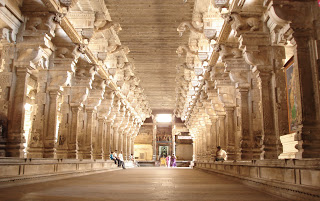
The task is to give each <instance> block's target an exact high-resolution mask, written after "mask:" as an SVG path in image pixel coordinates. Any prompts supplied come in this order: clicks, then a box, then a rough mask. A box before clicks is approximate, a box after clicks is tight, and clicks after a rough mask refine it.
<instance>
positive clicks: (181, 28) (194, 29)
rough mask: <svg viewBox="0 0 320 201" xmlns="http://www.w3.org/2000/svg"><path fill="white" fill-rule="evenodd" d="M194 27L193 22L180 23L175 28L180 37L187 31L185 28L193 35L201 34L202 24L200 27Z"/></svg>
mask: <svg viewBox="0 0 320 201" xmlns="http://www.w3.org/2000/svg"><path fill="white" fill-rule="evenodd" d="M194 25H196V24H195V23H193V22H192V23H190V22H182V23H181V24H180V25H179V26H178V28H177V31H178V32H179V35H180V37H181V36H182V35H183V32H185V31H186V30H187V27H188V28H189V29H190V31H191V32H193V33H198V34H203V24H202V26H201V27H199V26H194Z"/></svg>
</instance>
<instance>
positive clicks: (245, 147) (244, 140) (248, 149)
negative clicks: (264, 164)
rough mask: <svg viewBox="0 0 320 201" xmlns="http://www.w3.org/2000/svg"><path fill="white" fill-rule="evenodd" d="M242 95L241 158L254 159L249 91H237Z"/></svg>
mask: <svg viewBox="0 0 320 201" xmlns="http://www.w3.org/2000/svg"><path fill="white" fill-rule="evenodd" d="M237 90H238V91H239V93H240V113H241V114H240V115H241V122H240V124H241V125H240V127H241V140H240V152H241V153H240V158H241V159H242V160H251V159H252V157H253V156H252V140H251V136H250V125H249V122H250V120H249V102H248V89H247V88H239V89H237Z"/></svg>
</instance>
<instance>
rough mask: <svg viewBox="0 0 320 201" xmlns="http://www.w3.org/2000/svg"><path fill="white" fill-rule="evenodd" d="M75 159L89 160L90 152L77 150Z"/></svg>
mask: <svg viewBox="0 0 320 201" xmlns="http://www.w3.org/2000/svg"><path fill="white" fill-rule="evenodd" d="M77 159H91V152H90V151H88V150H78V151H77Z"/></svg>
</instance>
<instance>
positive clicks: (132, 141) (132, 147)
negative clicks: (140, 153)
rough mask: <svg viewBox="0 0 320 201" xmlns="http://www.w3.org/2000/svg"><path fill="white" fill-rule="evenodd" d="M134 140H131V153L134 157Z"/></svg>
mask: <svg viewBox="0 0 320 201" xmlns="http://www.w3.org/2000/svg"><path fill="white" fill-rule="evenodd" d="M134 139H135V137H132V138H131V153H132V154H133V155H134Z"/></svg>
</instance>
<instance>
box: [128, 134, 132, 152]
mask: <svg viewBox="0 0 320 201" xmlns="http://www.w3.org/2000/svg"><path fill="white" fill-rule="evenodd" d="M131 143H132V142H131V136H130V135H129V134H128V135H127V150H128V157H130V156H131V154H132V152H131Z"/></svg>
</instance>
